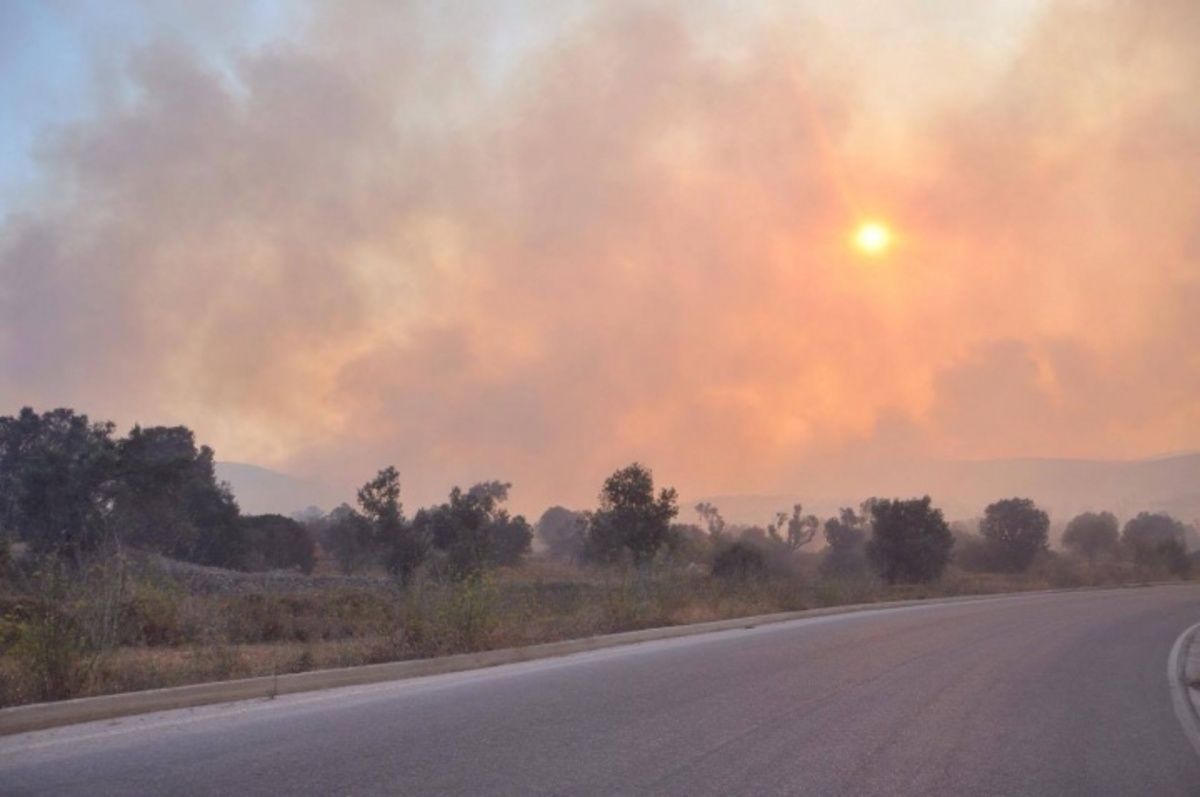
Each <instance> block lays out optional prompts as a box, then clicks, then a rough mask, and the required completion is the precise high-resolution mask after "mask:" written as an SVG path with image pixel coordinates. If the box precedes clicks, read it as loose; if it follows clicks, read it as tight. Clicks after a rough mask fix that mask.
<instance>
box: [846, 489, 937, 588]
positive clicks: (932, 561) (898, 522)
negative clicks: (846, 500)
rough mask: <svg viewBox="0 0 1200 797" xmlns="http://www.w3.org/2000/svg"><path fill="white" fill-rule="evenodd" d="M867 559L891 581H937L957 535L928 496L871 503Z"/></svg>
mask: <svg viewBox="0 0 1200 797" xmlns="http://www.w3.org/2000/svg"><path fill="white" fill-rule="evenodd" d="M871 529H872V536H871V540H870V541H869V542H868V543H867V559H868V561H870V563H871V564H872V566H873V567H874V568H875V569H876V570H877V571H878V572H879V575H880V576H881V577H882V578H883V580H884V581H886V582H888V583H889V584H897V583H908V584H911V583H918V582H922V581H934V580H936V579H938V578H940V577H941V575H942V571H943V570H945V568H946V564H947V563H948V562H949V561H950V551H951V549H952V548H953V546H954V537H953V535H951V533H950V527H949V526H947V525H946V521H945V519H944V518H943V517H942V511H941V510H940V509H934V508H933V507H932V505H931V501H930V499H929V496H925V497H924V498H912V499H909V500H906V501H902V500H899V499H895V500H890V499H882V500H880V499H877V500H874V501H873V502H872V503H871Z"/></svg>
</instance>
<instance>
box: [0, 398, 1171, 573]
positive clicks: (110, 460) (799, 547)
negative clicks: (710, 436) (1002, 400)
mask: <svg viewBox="0 0 1200 797" xmlns="http://www.w3.org/2000/svg"><path fill="white" fill-rule="evenodd" d="M511 487H512V485H510V484H508V483H505V482H500V481H489V482H482V483H479V484H476V485H474V486H472V487H470V488H468V489H466V490H463V489H460V488H459V487H455V488H454V489H452V490H451V492H450V494H449V496H448V499H447V500H446V501H445V502H444V503H441V504H438V505H435V506H432V507H427V508H422V509H419V510H418V511H417V512H416V513H415V514H414V515H412V516H411V517H408V516H407V515H406V514H405V512H404V506H403V503H402V501H401V484H400V475H399V473H398V472H397V471H396V469H395V468H394V467H386V468H384V469H382V470H380V471H379V472H378V474H377V475H376V476H375V478H373V479H372V480H370V481H368V482H367V483H366V484H364V485H363V486H362V488H361V489H359V490H358V493H357V500H356V505H355V506H350V505H348V504H343V505H342V506H340V507H338V508H337V509H335V510H333V511H332V512H330V513H328V514H323V513H321V512H319V511H310V512H308V513H305V514H302V515H300V516H298V518H287V517H282V516H280V515H243V514H242V513H241V512H240V510H239V507H238V505H237V502H236V501H235V500H234V497H233V495H232V493H231V492H230V489H229V487H228V485H226V484H223V483H219V482H218V481H217V479H216V477H215V474H214V469H213V452H212V449H210V448H209V447H208V446H197V445H196V442H195V437H194V435H193V433H192V432H191V430H189V429H187V428H186V427H182V426H176V427H146V428H143V427H140V426H135V427H134V428H133V430H132V431H130V433H129V434H128V435H127V436H125V437H116V436H115V435H114V426H113V424H111V423H107V422H102V423H93V422H91V421H89V420H88V417H87V416H86V415H82V414H78V413H76V412H75V411H73V410H70V409H56V410H52V411H50V412H45V413H41V414H39V413H37V412H35V411H34V410H32V409H30V408H25V409H23V410H21V412H20V413H19V414H18V415H16V416H12V417H0V564H3V563H4V562H5V561H6V560H7V559H8V558H9V556H10V555H9V541H10V540H14V541H17V542H21V543H24V544H25V545H26V546H27V547H28V548H29V550H31V551H32V552H33V553H34V554H35V555H43V556H56V557H58V558H60V559H62V560H64V561H67V562H75V563H80V562H82V561H83V560H84V559H85V558H86V557H88V556H89V555H90V554H92V553H93V552H95V551H98V550H100V549H102V548H105V547H106V546H107V547H113V546H117V547H126V548H131V549H136V550H140V551H148V552H152V553H159V554H162V555H164V556H168V557H172V558H175V559H180V560H183V561H188V562H195V563H198V564H204V565H214V566H219V567H226V568H233V569H240V570H250V571H256V570H271V569H298V570H301V571H303V572H311V571H312V569H313V567H314V565H315V563H316V561H317V559H318V551H321V550H323V551H324V552H325V554H326V555H327V556H328V557H329V558H331V559H332V560H333V561H334V562H335V563H336V565H337V566H338V568H339V569H340V570H341V571H342V572H344V573H355V572H362V571H370V570H376V569H386V570H387V571H388V572H390V573H391V574H393V575H394V576H395V577H396V578H397V579H398V580H399V581H400V582H401V583H408V582H410V581H411V580H412V579H413V577H414V576H415V575H416V574H417V573H418V572H428V573H430V574H432V575H435V576H437V577H440V578H446V579H450V580H455V581H461V580H468V579H471V578H475V577H477V576H479V575H481V574H483V573H484V572H486V571H487V570H489V569H490V568H494V567H499V566H505V565H516V564H519V563H520V562H521V560H522V559H523V558H524V557H525V556H526V555H527V554H529V553H530V551H531V548H532V542H533V540H534V537H535V534H536V536H537V537H538V538H540V540H541V542H542V544H543V546H544V548H545V552H546V555H547V556H549V557H551V558H555V559H559V560H563V561H570V562H574V563H576V564H590V565H598V566H617V565H628V566H630V567H633V568H635V569H637V570H638V571H639V572H641V571H645V570H646V569H647V568H649V567H651V566H653V565H654V564H655V563H673V564H676V565H681V566H684V567H689V568H707V569H708V570H709V572H711V573H712V574H713V575H714V576H717V577H721V578H754V577H765V576H768V575H771V574H773V573H789V572H794V571H795V570H796V569H797V566H798V563H799V562H801V561H802V560H803V561H804V562H806V563H808V564H811V563H812V562H813V561H814V560H815V561H816V562H817V565H816V566H817V568H818V572H819V573H820V574H821V575H822V576H824V577H830V578H849V577H859V576H872V577H877V578H879V579H881V580H882V581H884V582H887V583H889V584H897V583H919V582H928V581H933V580H936V579H938V578H939V577H940V576H941V575H942V573H943V572H944V570H945V569H946V567H947V566H948V565H949V564H950V563H951V562H953V563H955V564H957V565H958V566H959V567H960V568H962V569H963V570H967V571H986V572H999V573H1020V572H1024V571H1026V570H1028V569H1029V568H1030V567H1031V566H1032V565H1033V564H1034V563H1035V562H1037V561H1039V560H1045V559H1046V558H1048V557H1053V556H1057V555H1058V554H1056V553H1055V552H1052V551H1050V550H1049V528H1050V520H1049V517H1048V515H1047V514H1046V512H1045V511H1043V510H1042V509H1040V508H1039V507H1038V506H1037V505H1036V504H1034V502H1033V501H1031V500H1029V499H1027V498H1008V499H1004V500H1001V501H997V502H995V503H993V504H991V505H989V506H988V507H986V509H985V510H984V513H983V516H982V518H981V519H980V520H979V521H978V522H977V523H976V524H974V525H973V526H969V525H966V524H955V525H954V527H953V528H952V527H951V525H950V524H948V523H947V522H946V520H945V518H944V517H943V514H942V512H941V510H939V509H937V508H936V507H934V506H933V505H932V502H931V501H930V499H929V498H928V497H924V498H913V499H878V498H872V499H869V500H867V501H865V502H863V503H862V504H861V505H860V506H859V507H858V508H856V509H855V508H846V509H843V510H841V511H840V512H839V513H838V514H837V515H836V516H834V517H829V518H826V519H824V520H822V519H820V518H818V517H816V516H815V515H812V514H806V513H805V512H804V509H803V506H801V505H800V504H796V505H795V506H793V507H792V508H791V511H790V512H779V513H777V514H776V515H775V516H774V517H773V518H772V519H771V521H770V522H768V523H766V524H765V525H764V526H731V525H729V524H727V523H726V522H725V520H724V519H723V518H722V516H721V512H720V510H719V509H718V508H717V507H715V506H713V505H712V504H708V503H702V504H698V505H696V507H695V510H696V513H697V515H698V517H699V519H700V523H699V524H689V523H679V522H676V518H677V516H678V514H679V506H678V496H677V494H676V492H675V490H674V489H671V488H665V489H657V490H656V488H655V485H654V479H653V474H652V473H651V471H650V470H649V469H648V468H646V467H644V466H643V465H641V464H639V463H636V462H635V463H633V464H632V465H629V466H628V467H625V468H622V469H620V470H618V471H616V472H615V473H613V474H612V475H611V476H610V477H609V478H608V479H606V480H605V482H604V484H603V485H602V487H601V490H600V493H599V496H598V506H597V508H596V509H594V510H590V511H572V510H568V509H565V508H563V507H552V508H550V509H548V510H546V511H545V512H544V513H543V514H542V516H541V518H540V519H539V520H538V522H537V523H536V524H535V525H533V526H531V525H530V523H529V522H528V521H526V519H525V518H524V517H522V516H520V515H512V514H510V513H509V512H508V510H507V509H506V508H505V506H504V505H505V503H506V502H507V499H508V495H509V491H510V489H511ZM1189 533H1191V534H1193V535H1194V534H1195V531H1194V530H1193V529H1191V528H1190V527H1187V526H1185V525H1184V524H1183V523H1181V522H1180V521H1178V520H1176V519H1175V518H1172V517H1170V516H1169V515H1165V514H1154V513H1142V514H1139V515H1138V516H1137V517H1135V518H1132V519H1130V520H1129V521H1128V522H1127V523H1125V524H1124V526H1123V527H1121V525H1120V524H1119V522H1118V520H1117V518H1116V517H1115V516H1114V515H1112V514H1111V513H1108V512H1100V513H1084V514H1081V515H1079V516H1078V517H1076V518H1074V519H1072V520H1071V522H1070V523H1069V524H1068V526H1067V528H1066V531H1065V533H1064V534H1063V537H1062V544H1063V546H1064V548H1065V549H1066V551H1067V553H1068V555H1070V556H1073V557H1075V558H1078V559H1080V560H1083V561H1086V562H1087V563H1089V564H1090V565H1095V564H1097V563H1105V562H1128V563H1131V564H1133V565H1136V566H1138V567H1142V568H1148V569H1151V570H1154V571H1160V572H1164V573H1170V574H1173V575H1177V576H1187V575H1189V574H1190V571H1191V568H1192V564H1193V561H1192V557H1191V556H1190V555H1189V553H1188V547H1189V546H1188V534H1189ZM818 535H821V536H823V538H824V541H825V543H826V545H825V548H824V550H823V551H821V552H820V553H819V554H816V555H814V554H808V553H806V552H805V551H804V549H805V548H806V546H809V545H810V543H813V542H814V541H815V540H817V539H818Z"/></svg>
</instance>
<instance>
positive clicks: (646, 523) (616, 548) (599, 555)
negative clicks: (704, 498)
mask: <svg viewBox="0 0 1200 797" xmlns="http://www.w3.org/2000/svg"><path fill="white" fill-rule="evenodd" d="M677 514H679V506H678V496H677V494H676V492H675V489H674V488H664V489H662V490H660V491H659V492H658V494H657V495H655V492H654V476H653V474H652V473H651V472H650V469H649V468H646V467H643V466H642V465H641V464H639V463H637V462H635V463H633V464H632V465H630V466H628V467H626V468H622V469H621V470H618V471H617V472H616V473H614V474H613V475H611V476H609V477H608V479H606V480H605V482H604V487H603V489H601V491H600V508H599V510H597V511H596V512H595V513H594V514H593V515H592V518H591V524H590V527H589V530H588V550H589V554H590V555H591V556H592V557H593V558H595V559H597V560H599V561H604V562H615V561H618V560H619V559H620V558H621V557H622V556H623V555H624V554H625V553H628V554H629V556H630V557H631V558H632V559H633V563H634V564H635V565H637V566H638V567H639V568H641V567H642V566H644V565H646V564H648V563H649V562H650V561H651V560H653V559H654V556H655V554H657V553H658V550H659V548H661V547H662V546H663V545H664V544H665V543H666V542H667V540H668V538H669V536H670V533H671V521H672V520H673V519H674V518H675V516H676V515H677Z"/></svg>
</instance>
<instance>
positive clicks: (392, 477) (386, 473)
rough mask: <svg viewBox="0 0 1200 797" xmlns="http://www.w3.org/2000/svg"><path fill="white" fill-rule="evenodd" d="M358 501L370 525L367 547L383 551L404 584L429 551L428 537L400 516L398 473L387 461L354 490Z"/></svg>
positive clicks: (388, 566) (390, 565)
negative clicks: (379, 469) (370, 477)
mask: <svg viewBox="0 0 1200 797" xmlns="http://www.w3.org/2000/svg"><path fill="white" fill-rule="evenodd" d="M358 505H359V507H360V508H361V509H362V514H363V517H364V518H365V519H366V521H367V524H368V527H369V528H370V530H371V531H370V535H369V542H368V547H369V548H371V549H373V550H376V551H386V552H387V562H386V563H387V568H388V570H389V571H390V572H391V573H392V574H393V575H394V576H396V577H397V578H398V579H399V580H400V583H402V584H407V583H408V582H409V580H410V579H411V578H412V575H413V573H415V572H416V571H417V568H418V567H420V566H421V565H422V564H423V563H424V561H425V557H426V556H427V555H428V553H429V542H428V538H427V537H426V536H424V535H423V534H422V533H420V532H419V531H418V530H417V529H416V528H415V527H414V525H413V524H410V523H407V522H406V521H405V519H404V507H403V505H402V504H401V503H400V473H399V472H398V471H397V470H396V469H395V468H394V467H392V466H391V465H389V466H388V467H386V468H384V469H383V470H381V471H379V472H378V473H377V474H375V478H374V479H372V480H371V481H369V482H367V483H366V484H364V485H363V486H362V487H361V488H360V489H359V491H358Z"/></svg>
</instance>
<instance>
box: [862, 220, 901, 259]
mask: <svg viewBox="0 0 1200 797" xmlns="http://www.w3.org/2000/svg"><path fill="white" fill-rule="evenodd" d="M891 245H892V231H891V230H889V229H888V227H887V225H886V224H883V223H882V222H878V221H867V222H863V223H862V224H860V225H859V227H858V229H857V230H855V232H854V246H855V248H857V249H858V250H859V251H860V252H863V253H864V254H868V255H881V254H883V253H884V252H886V251H887V250H888V249H889V248H890V247H891Z"/></svg>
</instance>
